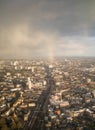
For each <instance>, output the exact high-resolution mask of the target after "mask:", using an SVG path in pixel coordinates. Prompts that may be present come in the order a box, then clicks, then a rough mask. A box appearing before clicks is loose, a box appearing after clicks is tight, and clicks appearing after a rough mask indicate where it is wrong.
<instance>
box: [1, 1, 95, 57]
mask: <svg viewBox="0 0 95 130" xmlns="http://www.w3.org/2000/svg"><path fill="white" fill-rule="evenodd" d="M94 5H95V1H94V0H90V1H89V0H66V1H65V0H16V1H13V0H1V1H0V58H32V57H39V56H44V57H50V58H51V59H52V58H53V57H54V56H95V44H94V42H95V30H94V29H95V17H94V12H95V8H94Z"/></svg>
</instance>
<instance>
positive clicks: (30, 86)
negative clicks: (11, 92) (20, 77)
mask: <svg viewBox="0 0 95 130" xmlns="http://www.w3.org/2000/svg"><path fill="white" fill-rule="evenodd" d="M28 87H29V89H30V90H31V88H32V83H31V80H30V77H28Z"/></svg>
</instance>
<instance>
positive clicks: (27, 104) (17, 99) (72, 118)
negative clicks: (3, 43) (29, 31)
mask: <svg viewBox="0 0 95 130" xmlns="http://www.w3.org/2000/svg"><path fill="white" fill-rule="evenodd" d="M0 129H1V130H27V129H28V130H63V129H65V130H94V129H95V59H94V58H56V59H54V61H53V62H52V63H51V62H50V61H49V60H45V59H44V60H42V59H35V60H0Z"/></svg>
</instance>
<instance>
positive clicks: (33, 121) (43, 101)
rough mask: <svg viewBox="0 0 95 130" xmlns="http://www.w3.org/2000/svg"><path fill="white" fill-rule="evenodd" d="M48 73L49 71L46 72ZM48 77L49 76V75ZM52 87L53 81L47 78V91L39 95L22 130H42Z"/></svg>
mask: <svg viewBox="0 0 95 130" xmlns="http://www.w3.org/2000/svg"><path fill="white" fill-rule="evenodd" d="M48 73H49V70H48ZM49 75H50V74H49ZM53 87H54V81H53V79H52V77H51V76H49V77H48V84H47V89H46V90H44V91H43V92H42V94H41V95H40V97H39V99H38V101H37V105H36V108H35V109H34V111H32V112H31V113H30V115H29V118H28V120H27V122H26V123H25V124H24V128H23V130H44V129H43V128H44V121H43V120H44V113H45V112H46V109H47V105H48V99H49V95H50V93H51V91H52V90H53Z"/></svg>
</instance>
